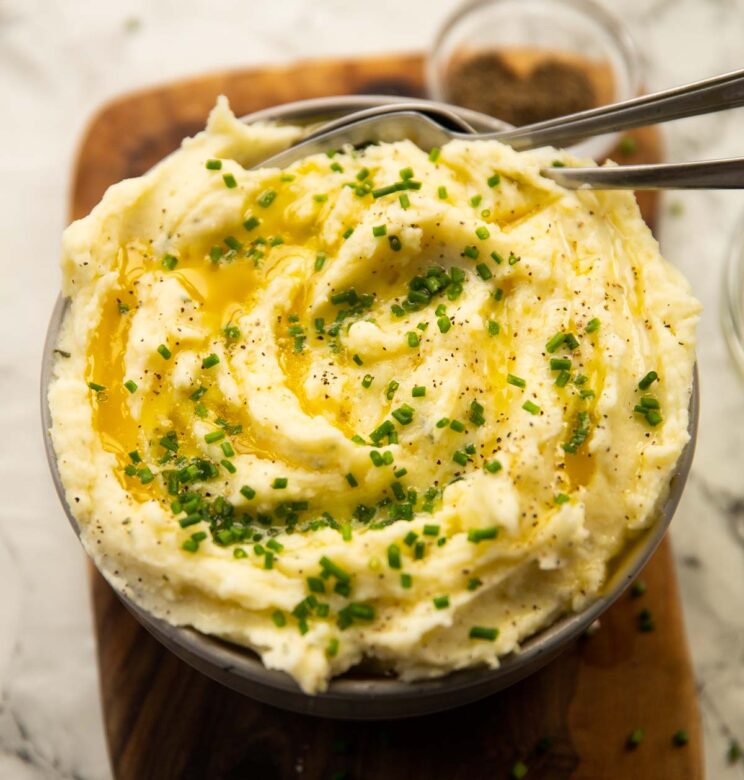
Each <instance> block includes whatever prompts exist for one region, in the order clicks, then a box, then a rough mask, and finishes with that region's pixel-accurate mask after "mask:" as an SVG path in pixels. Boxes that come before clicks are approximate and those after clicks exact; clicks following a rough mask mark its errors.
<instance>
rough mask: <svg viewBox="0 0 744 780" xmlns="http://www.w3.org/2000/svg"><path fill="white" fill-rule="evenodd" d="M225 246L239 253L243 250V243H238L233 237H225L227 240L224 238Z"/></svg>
mask: <svg viewBox="0 0 744 780" xmlns="http://www.w3.org/2000/svg"><path fill="white" fill-rule="evenodd" d="M225 244H226V245H227V246H228V247H229V248H230V249H232V250H233V251H235V252H239V251H240V250H241V249H242V248H243V243H242V242H241V241H238V239H237V238H235V236H227V238H225Z"/></svg>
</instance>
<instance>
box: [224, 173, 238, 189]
mask: <svg viewBox="0 0 744 780" xmlns="http://www.w3.org/2000/svg"><path fill="white" fill-rule="evenodd" d="M222 181H224V182H225V187H227V188H228V189H230V190H231V189H233V188H234V187H237V186H238V182H237V181H235V177H234V176H233V175H232V174H231V173H224V174H223V175H222Z"/></svg>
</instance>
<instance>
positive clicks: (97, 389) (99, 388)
mask: <svg viewBox="0 0 744 780" xmlns="http://www.w3.org/2000/svg"><path fill="white" fill-rule="evenodd" d="M88 387H89V388H90V389H91V390H93V392H95V393H102V392H103V391H104V390H105V389H106V388H105V387H104V385H97V384H96V383H95V382H88Z"/></svg>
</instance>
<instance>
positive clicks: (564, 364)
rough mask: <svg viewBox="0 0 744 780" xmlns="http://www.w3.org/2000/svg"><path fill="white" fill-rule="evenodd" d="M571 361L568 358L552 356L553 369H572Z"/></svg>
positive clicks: (551, 366)
mask: <svg viewBox="0 0 744 780" xmlns="http://www.w3.org/2000/svg"><path fill="white" fill-rule="evenodd" d="M570 369H571V361H570V360H569V359H568V358H550V370H551V371H570Z"/></svg>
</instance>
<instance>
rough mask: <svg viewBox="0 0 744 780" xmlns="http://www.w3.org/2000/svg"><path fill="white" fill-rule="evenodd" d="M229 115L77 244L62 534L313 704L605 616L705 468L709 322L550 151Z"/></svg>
mask: <svg viewBox="0 0 744 780" xmlns="http://www.w3.org/2000/svg"><path fill="white" fill-rule="evenodd" d="M300 135H301V131H300V130H299V129H298V128H294V127H278V126H273V125H267V124H261V125H254V126H250V127H248V126H245V125H243V124H242V123H240V122H239V121H238V120H236V119H235V118H234V117H233V116H232V114H231V113H230V111H229V108H228V107H227V104H226V102H225V101H224V100H222V101H220V103H219V104H218V106H217V108H215V110H214V111H213V113H212V115H211V117H210V120H209V124H208V126H207V129H206V130H205V131H204V132H203V133H200V134H199V135H197V136H196V137H194V138H192V139H189V140H187V141H185V142H184V143H183V145H182V147H181V148H180V149H179V150H178V151H176V152H175V153H174V154H173V155H171V156H170V157H168V158H167V159H166V160H164V161H163V162H162V163H160V164H159V165H158V166H156V167H155V168H154V169H153V170H151V171H150V172H149V173H147V174H146V175H144V176H143V177H141V178H139V179H132V180H128V181H124V182H121V183H120V184H117V185H115V186H113V187H111V188H110V189H109V190H108V192H107V193H106V194H105V196H104V198H103V200H102V201H101V203H100V204H99V205H98V206H97V207H96V208H95V209H94V210H93V212H92V213H91V214H90V216H88V217H86V218H85V219H82V220H80V221H78V222H76V223H74V224H73V225H71V226H70V227H69V228H68V229H67V231H66V233H65V237H64V252H63V262H62V266H63V292H64V294H65V295H66V296H68V297H69V298H70V308H69V311H68V312H67V315H66V317H65V321H64V325H63V329H62V332H61V336H60V341H59V345H58V346H59V349H60V350H61V351H62V352H63V353H64V354H65V355H69V357H60V358H59V359H58V361H57V364H56V367H55V372H56V374H55V379H54V381H53V383H52V385H51V388H50V404H51V409H52V415H53V428H52V435H53V440H54V446H55V450H56V453H57V456H58V462H59V468H60V473H61V476H62V480H63V483H64V486H65V489H66V492H67V499H68V502H69V504H70V506H71V508H72V510H73V512H74V514H75V516H76V518H77V520H78V522H79V524H80V527H81V532H82V538H83V540H84V542H85V544H86V546H87V549H88V550H89V551H90V552H91V554H92V555H93V556H94V558H95V559H96V561H97V563H98V565H99V567H100V568H101V569H102V571H103V572H104V573H105V574H106V576H107V577H108V578H109V579H110V580H111V581H112V583H113V584H114V585H115V586H117V587H119V588H121V589H124V590H125V591H126V592H127V594H128V595H129V596H130V597H131V598H133V599H134V600H135V601H136V602H137V603H139V604H141V605H142V606H143V607H145V608H146V609H149V610H150V611H152V612H153V613H154V614H156V615H158V616H161V617H164V618H166V619H167V620H169V621H171V622H173V623H175V624H179V625H192V626H195V627H196V628H197V629H199V630H201V631H204V632H206V633H211V634H215V635H219V636H221V637H224V638H226V639H229V640H231V641H233V642H236V643H239V644H241V645H245V646H247V647H250V648H253V649H254V650H256V651H257V652H258V653H259V654H260V655H261V657H262V659H263V661H264V663H265V664H266V665H267V666H269V667H271V668H275V669H282V670H285V671H287V672H288V673H290V674H291V675H292V676H293V677H295V679H296V680H297V681H298V683H299V684H300V685H301V686H302V688H303V689H304V690H305V691H308V692H317V691H320V690H323V689H324V688H325V687H326V686H327V684H328V681H329V679H330V678H331V677H332V676H333V675H336V674H340V673H341V672H343V671H344V670H346V669H348V668H349V667H350V666H352V665H354V664H356V663H358V662H359V661H361V660H362V659H363V658H364V657H365V656H367V657H376V658H377V659H379V660H380V661H381V662H382V663H383V664H384V665H386V666H387V667H389V668H391V669H394V670H395V671H396V672H397V673H398V674H399V675H400V676H401V677H402V678H403V679H406V680H414V679H419V678H423V677H429V676H436V675H441V674H444V673H446V672H448V671H450V670H453V669H458V668H463V667H467V666H471V665H475V664H487V665H490V666H496V665H497V664H498V659H499V657H500V656H503V655H504V654H507V653H509V652H512V651H514V650H515V649H517V648H518V646H519V642H520V641H521V640H523V639H524V638H525V637H527V636H529V635H531V634H533V633H534V632H536V631H537V630H539V629H540V628H543V627H545V626H546V625H548V624H550V622H552V621H553V620H554V619H555V618H556V617H557V616H559V615H560V614H562V613H565V612H567V611H571V610H578V609H581V608H583V607H584V606H585V605H586V604H587V603H588V602H590V601H591V599H592V598H593V597H595V596H596V595H597V594H598V593H599V592H600V590H601V588H602V585H603V583H604V582H605V580H606V577H607V573H608V566H610V565H611V564H612V562H613V560H614V559H616V558H617V556H618V555H620V554H621V553H622V551H623V549H624V548H625V547H626V545H627V544H628V543H629V541H630V540H631V539H632V538H633V536H634V535H636V534H637V533H639V531H640V530H641V529H643V528H645V527H647V526H648V525H649V524H650V523H651V522H652V521H653V520H654V518H655V513H656V511H657V510H658V507H659V505H660V503H661V502H663V500H664V498H665V497H666V494H667V490H668V485H669V480H670V477H671V475H672V474H673V471H674V468H675V464H676V462H677V459H678V457H679V455H680V453H681V451H682V449H683V447H684V445H685V443H686V442H687V439H688V434H687V426H688V402H689V395H690V388H691V383H692V371H693V363H694V329H695V324H696V321H697V317H698V311H699V306H698V304H697V302H696V301H695V300H694V298H693V297H692V296H691V294H690V292H689V289H688V285H687V284H686V282H685V281H684V280H683V278H682V277H681V276H680V275H679V273H678V272H676V271H675V270H674V269H673V268H672V267H671V266H669V265H668V264H667V263H666V262H665V261H664V260H663V259H662V258H661V256H660V255H659V251H658V247H657V244H656V242H655V241H654V239H653V238H652V237H651V234H650V232H649V230H648V228H647V227H646V226H645V224H644V223H643V221H642V220H641V217H640V214H639V211H638V207H637V205H636V203H635V201H634V199H633V196H632V195H630V194H627V193H618V192H614V193H610V192H608V193H597V192H581V191H579V192H567V191H564V190H562V189H561V188H560V187H558V186H557V185H556V184H554V183H553V182H551V181H549V180H547V179H544V178H542V177H541V176H540V175H539V170H540V168H541V167H543V166H545V165H550V164H551V163H552V162H553V161H556V160H557V161H560V162H561V163H563V164H566V165H571V164H573V162H574V160H573V158H571V157H570V156H569V155H568V154H566V153H563V152H557V151H556V150H553V149H544V150H537V151H534V152H526V153H517V152H514V151H513V150H511V149H509V148H508V147H505V146H502V145H501V144H499V143H497V142H475V141H474V142H464V141H454V142H451V143H449V144H447V145H446V146H444V147H443V148H442V149H441V150H440V149H435V150H433V151H431V152H425V151H422V150H421V149H419V148H417V147H416V146H415V145H414V144H413V143H411V142H407V141H406V142H400V143H395V144H381V145H374V146H369V147H367V148H365V149H363V150H356V151H355V150H351V149H343V150H330V151H329V153H328V154H327V155H316V156H311V157H308V158H306V159H303V160H301V161H299V162H298V163H296V164H294V165H292V166H290V167H289V168H287V169H286V170H277V169H271V168H268V169H259V170H250V166H251V165H252V164H254V163H255V162H256V161H257V160H260V159H262V158H264V157H266V156H267V155H268V154H270V153H272V152H275V151H278V150H279V149H281V148H283V147H285V146H287V145H288V144H290V143H292V142H294V141H296V140H297V139H298V138H299V137H300Z"/></svg>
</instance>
